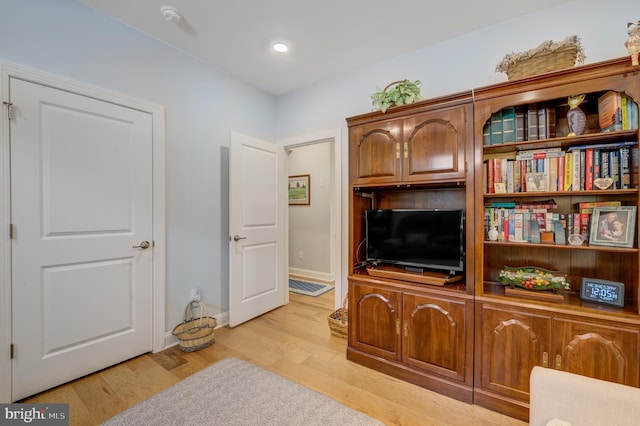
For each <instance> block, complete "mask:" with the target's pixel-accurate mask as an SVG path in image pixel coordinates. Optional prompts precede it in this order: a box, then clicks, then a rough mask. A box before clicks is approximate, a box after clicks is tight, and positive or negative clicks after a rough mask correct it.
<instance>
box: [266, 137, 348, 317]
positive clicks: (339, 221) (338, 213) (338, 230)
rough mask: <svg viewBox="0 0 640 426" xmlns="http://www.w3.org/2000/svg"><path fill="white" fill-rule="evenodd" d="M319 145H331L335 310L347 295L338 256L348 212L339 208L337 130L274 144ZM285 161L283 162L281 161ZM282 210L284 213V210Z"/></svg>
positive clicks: (341, 191)
mask: <svg viewBox="0 0 640 426" xmlns="http://www.w3.org/2000/svg"><path fill="white" fill-rule="evenodd" d="M319 142H331V143H333V145H334V147H333V159H332V163H333V168H334V178H335V182H334V188H333V197H334V199H333V202H332V203H331V204H332V209H331V221H332V223H333V229H334V235H333V242H332V246H333V248H334V253H333V255H334V259H333V265H334V268H335V271H334V272H335V288H336V291H335V292H334V294H335V302H334V304H335V307H336V309H337V308H339V307H341V306H342V300H343V298H344V296H345V295H346V294H347V290H348V286H347V275H346V273H345V271H346V269H345V268H346V259H344V260H343V258H342V257H343V256H342V253H347V250H346V249H347V242H346V241H345V240H344V238H342V236H343V235H345V236H346V235H347V234H346V232H345V229H344V226H343V225H345V224H348V223H349V222H348V211H346V209H344V210H343V208H342V206H343V205H344V206H347V204H346V203H345V202H344V200H343V194H346V191H345V189H343V188H342V175H343V165H342V158H343V154H344V152H343V150H344V147H343V143H342V132H341V129H332V130H327V131H323V132H319V133H313V134H310V135H303V136H296V137H293V138H289V139H283V140H279V141H278V145H281V146H283V147H284V148H285V149H291V148H296V147H300V146H305V145H312V144H314V143H319ZM345 158H346V157H345ZM285 161H286V160H285ZM285 211H286V210H285ZM288 221H289V217H288V212H287V217H286V219H285V223H287V224H288V223H289V222H288ZM288 242H289V227H288V226H287V228H286V236H285V244H286V245H285V253H286V254H285V258H286V260H287V264H286V269H285V271H287V270H288V269H289V257H288V256H289V254H288V253H289V244H288ZM286 293H287V303H288V302H289V300H288V298H289V292H288V291H287V292H286Z"/></svg>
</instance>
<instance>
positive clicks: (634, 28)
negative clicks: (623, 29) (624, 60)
mask: <svg viewBox="0 0 640 426" xmlns="http://www.w3.org/2000/svg"><path fill="white" fill-rule="evenodd" d="M627 34H629V38H628V39H627V41H625V42H624V45H625V47H626V48H627V50H628V51H629V56H631V65H633V66H634V67H635V66H638V55H639V54H640V21H638V22H629V23H628V24H627Z"/></svg>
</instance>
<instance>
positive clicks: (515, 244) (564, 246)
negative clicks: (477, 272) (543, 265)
mask: <svg viewBox="0 0 640 426" xmlns="http://www.w3.org/2000/svg"><path fill="white" fill-rule="evenodd" d="M484 244H485V246H511V247H528V248H545V249H548V248H552V249H559V250H593V251H606V252H614V253H638V249H637V248H626V247H610V246H590V245H589V244H587V243H585V244H583V245H581V246H572V245H570V244H562V245H561V244H550V243H524V242H513V241H484Z"/></svg>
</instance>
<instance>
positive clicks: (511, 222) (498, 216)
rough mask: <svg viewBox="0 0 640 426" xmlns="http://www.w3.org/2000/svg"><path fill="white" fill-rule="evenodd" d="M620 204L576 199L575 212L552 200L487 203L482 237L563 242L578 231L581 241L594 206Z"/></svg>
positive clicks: (586, 237)
mask: <svg viewBox="0 0 640 426" xmlns="http://www.w3.org/2000/svg"><path fill="white" fill-rule="evenodd" d="M621 204H622V203H621V202H620V201H597V202H580V203H576V206H575V209H574V210H576V212H570V213H560V212H557V211H555V210H556V209H557V207H558V206H557V204H555V202H553V201H550V202H546V203H540V204H518V203H515V202H496V203H490V204H488V205H486V206H485V207H484V235H485V240H487V241H491V240H493V241H500V242H517V243H549V244H558V245H565V244H568V243H569V237H570V236H571V235H575V234H578V235H580V236H581V237H582V240H581V241H589V238H590V234H591V227H592V218H593V212H594V209H596V208H599V209H605V210H606V209H610V210H611V211H615V210H616V208H618V207H620V206H621ZM612 226H613V225H612ZM492 232H493V234H492ZM626 235H629V234H625V236H626ZM614 237H615V235H614Z"/></svg>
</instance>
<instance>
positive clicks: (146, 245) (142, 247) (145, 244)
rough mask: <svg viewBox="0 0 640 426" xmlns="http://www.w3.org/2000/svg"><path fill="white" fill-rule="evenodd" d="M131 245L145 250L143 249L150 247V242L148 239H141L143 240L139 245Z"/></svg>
mask: <svg viewBox="0 0 640 426" xmlns="http://www.w3.org/2000/svg"><path fill="white" fill-rule="evenodd" d="M131 247H132V248H139V249H142V250H145V249H148V248H149V247H151V244H149V241H143V242H141V243H140V245H139V246H131Z"/></svg>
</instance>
